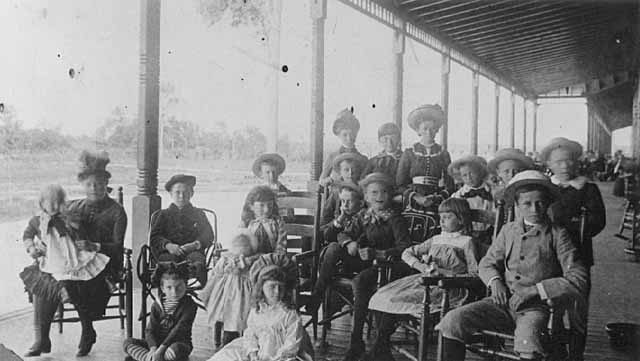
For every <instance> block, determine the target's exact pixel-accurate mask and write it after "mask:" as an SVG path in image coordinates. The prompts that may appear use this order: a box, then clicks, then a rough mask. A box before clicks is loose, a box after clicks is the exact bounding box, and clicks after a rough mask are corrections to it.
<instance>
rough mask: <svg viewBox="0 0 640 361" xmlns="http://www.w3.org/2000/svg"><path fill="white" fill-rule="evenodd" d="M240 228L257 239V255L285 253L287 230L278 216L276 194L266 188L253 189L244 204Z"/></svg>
mask: <svg viewBox="0 0 640 361" xmlns="http://www.w3.org/2000/svg"><path fill="white" fill-rule="evenodd" d="M241 227H243V228H248V229H249V232H251V233H252V234H254V235H255V237H256V238H257V239H258V249H257V253H260V254H263V253H273V252H275V253H279V254H286V252H287V230H286V228H285V223H284V221H283V220H282V217H281V216H280V215H279V214H278V204H277V203H276V194H275V193H274V192H273V191H272V190H271V188H269V187H267V186H256V187H254V188H253V189H252V190H251V191H250V192H249V194H247V198H246V200H245V202H244V206H243V207H242V215H241Z"/></svg>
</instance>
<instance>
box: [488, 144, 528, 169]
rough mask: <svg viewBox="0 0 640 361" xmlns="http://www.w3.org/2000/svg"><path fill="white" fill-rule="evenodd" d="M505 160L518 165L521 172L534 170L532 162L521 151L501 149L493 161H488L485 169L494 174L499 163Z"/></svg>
mask: <svg viewBox="0 0 640 361" xmlns="http://www.w3.org/2000/svg"><path fill="white" fill-rule="evenodd" d="M505 160H513V161H516V162H518V163H520V165H521V167H522V168H523V170H527V169H533V168H534V164H533V160H532V159H531V158H529V157H527V156H526V155H525V154H524V152H523V151H521V150H520V149H516V148H503V149H500V150H499V151H497V152H496V154H495V155H494V157H493V159H491V160H490V161H489V164H487V168H488V169H489V172H491V173H495V172H496V171H497V169H498V166H499V165H500V163H502V162H503V161H505Z"/></svg>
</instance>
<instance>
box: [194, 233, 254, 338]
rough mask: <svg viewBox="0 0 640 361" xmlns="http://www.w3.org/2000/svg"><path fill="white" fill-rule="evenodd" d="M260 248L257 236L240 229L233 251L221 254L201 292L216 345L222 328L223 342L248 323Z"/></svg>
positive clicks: (233, 244) (232, 247) (238, 334)
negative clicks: (251, 271)
mask: <svg viewBox="0 0 640 361" xmlns="http://www.w3.org/2000/svg"><path fill="white" fill-rule="evenodd" d="M257 248H258V241H257V239H256V237H255V236H254V235H253V234H252V233H250V232H249V231H248V230H246V229H242V230H240V231H239V232H238V233H237V234H236V235H235V236H234V237H233V239H232V240H231V247H230V249H229V251H228V252H224V253H222V254H221V257H220V259H219V260H218V262H216V265H215V267H214V268H213V271H212V275H211V276H210V278H209V280H208V281H207V285H206V286H205V288H204V289H203V290H202V292H201V293H200V297H201V298H202V301H203V303H204V304H205V305H206V307H207V315H208V322H209V325H210V326H212V327H213V328H214V340H215V343H216V348H217V347H219V346H220V331H221V330H224V334H223V337H222V343H223V344H225V345H226V344H227V343H229V342H231V340H233V339H235V338H237V337H238V336H240V334H241V333H242V331H244V329H245V328H246V327H247V316H248V315H249V309H250V308H251V304H250V299H251V279H250V277H249V269H250V268H251V264H252V263H253V261H254V260H255V257H252V256H254V255H255V253H256V249H257Z"/></svg>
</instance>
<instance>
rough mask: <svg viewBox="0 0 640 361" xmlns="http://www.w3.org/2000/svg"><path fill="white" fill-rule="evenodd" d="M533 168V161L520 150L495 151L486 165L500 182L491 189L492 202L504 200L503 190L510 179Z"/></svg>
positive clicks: (504, 149) (505, 149)
mask: <svg viewBox="0 0 640 361" xmlns="http://www.w3.org/2000/svg"><path fill="white" fill-rule="evenodd" d="M534 168H535V164H533V160H532V159H531V158H530V157H528V156H526V155H525V154H524V152H523V151H521V150H520V149H515V148H503V149H500V150H499V151H497V152H496V154H495V155H494V157H493V159H491V160H490V161H489V164H488V165H487V170H488V171H489V173H491V174H495V175H496V176H498V178H499V180H500V182H499V183H498V184H496V185H495V186H494V187H493V198H494V200H500V199H503V198H504V188H505V187H506V186H507V184H509V181H510V180H511V178H513V177H514V176H515V175H516V174H518V173H520V172H522V171H523V170H529V169H534ZM509 206H511V205H509Z"/></svg>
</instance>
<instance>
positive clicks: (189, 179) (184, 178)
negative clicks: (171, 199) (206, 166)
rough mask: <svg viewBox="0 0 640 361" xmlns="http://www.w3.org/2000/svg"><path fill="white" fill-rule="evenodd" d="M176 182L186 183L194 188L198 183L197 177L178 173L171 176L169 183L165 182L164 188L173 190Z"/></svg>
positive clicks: (168, 190) (169, 190)
mask: <svg viewBox="0 0 640 361" xmlns="http://www.w3.org/2000/svg"><path fill="white" fill-rule="evenodd" d="M176 183H184V184H186V185H188V186H191V187H192V188H193V187H194V186H195V185H196V177H194V176H192V175H187V174H176V175H174V176H172V177H171V178H169V180H168V181H167V183H165V184H164V189H166V190H167V192H171V187H173V185H174V184H176Z"/></svg>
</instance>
